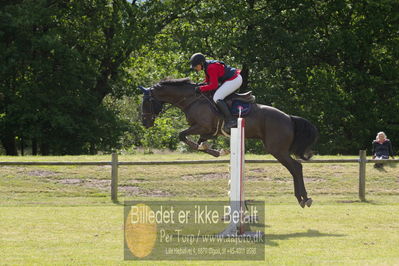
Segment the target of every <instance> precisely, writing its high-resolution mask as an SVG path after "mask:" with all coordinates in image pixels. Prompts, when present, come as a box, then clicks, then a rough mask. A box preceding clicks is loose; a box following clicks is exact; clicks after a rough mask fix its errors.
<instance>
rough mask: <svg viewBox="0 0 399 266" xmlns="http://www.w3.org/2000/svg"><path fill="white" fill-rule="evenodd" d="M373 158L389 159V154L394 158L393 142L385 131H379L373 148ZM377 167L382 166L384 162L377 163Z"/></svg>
mask: <svg viewBox="0 0 399 266" xmlns="http://www.w3.org/2000/svg"><path fill="white" fill-rule="evenodd" d="M371 152H372V154H373V159H377V160H381V159H389V156H391V157H392V159H395V158H394V155H393V149H392V144H391V141H390V140H389V139H387V136H386V135H385V133H384V132H382V131H381V132H378V134H377V137H376V139H375V140H374V141H373V148H372V151H371ZM374 167H375V168H382V167H383V164H382V163H376V164H375V165H374Z"/></svg>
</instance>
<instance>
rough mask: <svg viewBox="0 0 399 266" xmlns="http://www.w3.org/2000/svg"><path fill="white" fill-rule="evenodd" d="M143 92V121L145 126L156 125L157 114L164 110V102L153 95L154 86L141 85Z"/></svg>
mask: <svg viewBox="0 0 399 266" xmlns="http://www.w3.org/2000/svg"><path fill="white" fill-rule="evenodd" d="M139 89H140V90H141V91H142V92H143V103H142V104H141V122H142V123H143V126H144V127H145V128H150V127H152V126H154V121H155V118H156V117H157V115H158V114H159V113H160V112H161V111H162V106H163V103H162V102H160V101H159V100H157V98H155V97H154V95H153V91H152V90H153V89H152V88H144V87H143V86H139Z"/></svg>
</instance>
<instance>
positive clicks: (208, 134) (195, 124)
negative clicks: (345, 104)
mask: <svg viewBox="0 0 399 266" xmlns="http://www.w3.org/2000/svg"><path fill="white" fill-rule="evenodd" d="M196 86H197V84H196V83H193V82H192V81H191V80H190V79H189V78H183V79H169V80H163V81H160V82H159V83H157V84H155V85H153V86H152V87H150V88H144V87H142V86H139V88H140V89H141V91H142V93H143V102H142V104H141V111H142V113H141V120H142V124H143V126H144V127H146V128H149V127H152V126H153V125H154V121H155V118H156V117H157V116H158V115H159V114H160V113H161V112H162V110H163V106H164V104H165V103H169V104H170V105H171V107H172V106H174V107H177V108H179V109H181V110H182V111H183V112H184V114H185V116H186V120H187V122H188V124H189V128H188V129H186V130H184V131H182V132H180V133H179V139H180V140H181V141H183V142H184V143H186V144H187V145H188V146H189V147H191V148H192V149H194V150H201V151H203V152H206V153H208V154H211V155H213V156H216V157H217V156H219V155H220V152H219V151H217V150H213V149H210V148H208V147H204V145H202V144H203V143H204V142H205V141H206V140H208V139H211V138H215V137H217V136H219V135H225V134H226V133H225V132H224V131H223V121H224V120H223V117H222V115H221V114H219V113H217V112H216V111H215V109H214V108H213V107H212V100H210V99H209V98H207V97H206V96H204V95H203V94H200V95H198V94H197V93H196V92H195V87H196ZM251 105H252V106H251V108H252V109H251V112H250V113H249V114H248V115H247V116H246V117H245V137H246V138H249V139H260V140H261V141H262V142H263V146H264V149H265V150H266V151H267V152H269V153H270V154H272V155H273V156H274V157H275V158H276V159H277V160H278V162H280V163H281V164H282V165H283V166H285V167H286V168H287V169H288V171H289V172H290V174H291V175H292V177H293V180H294V194H295V197H296V199H297V200H298V203H299V205H300V206H301V207H302V208H304V207H305V206H308V207H310V206H311V205H312V202H313V201H312V199H311V198H308V195H307V192H306V189H305V184H304V181H303V171H302V164H301V162H300V161H298V160H295V159H293V158H292V157H291V155H295V156H296V158H298V157H299V158H300V159H302V160H309V159H310V158H311V157H312V152H311V150H310V149H311V147H312V145H314V144H315V143H316V141H317V138H318V131H317V129H316V127H315V126H314V125H313V124H311V123H310V122H309V121H308V120H306V119H304V118H301V117H298V116H292V115H287V114H286V113H284V112H282V111H280V110H279V109H277V108H274V107H271V106H267V105H262V104H257V103H252V104H251ZM189 135H199V140H198V142H197V143H196V142H193V141H192V140H190V139H188V138H187V136H189Z"/></svg>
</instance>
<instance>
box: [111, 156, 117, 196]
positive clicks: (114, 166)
mask: <svg viewBox="0 0 399 266" xmlns="http://www.w3.org/2000/svg"><path fill="white" fill-rule="evenodd" d="M111 167H112V168H111V199H112V201H113V202H118V154H117V153H112V162H111Z"/></svg>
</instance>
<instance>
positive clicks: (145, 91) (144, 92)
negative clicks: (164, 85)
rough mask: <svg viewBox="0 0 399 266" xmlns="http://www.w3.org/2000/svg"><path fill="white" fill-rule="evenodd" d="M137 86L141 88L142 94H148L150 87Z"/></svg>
mask: <svg viewBox="0 0 399 266" xmlns="http://www.w3.org/2000/svg"><path fill="white" fill-rule="evenodd" d="M138 88H139V89H140V90H141V92H142V93H143V94H144V95H148V93H149V91H150V89H147V88H144V87H143V86H138Z"/></svg>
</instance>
